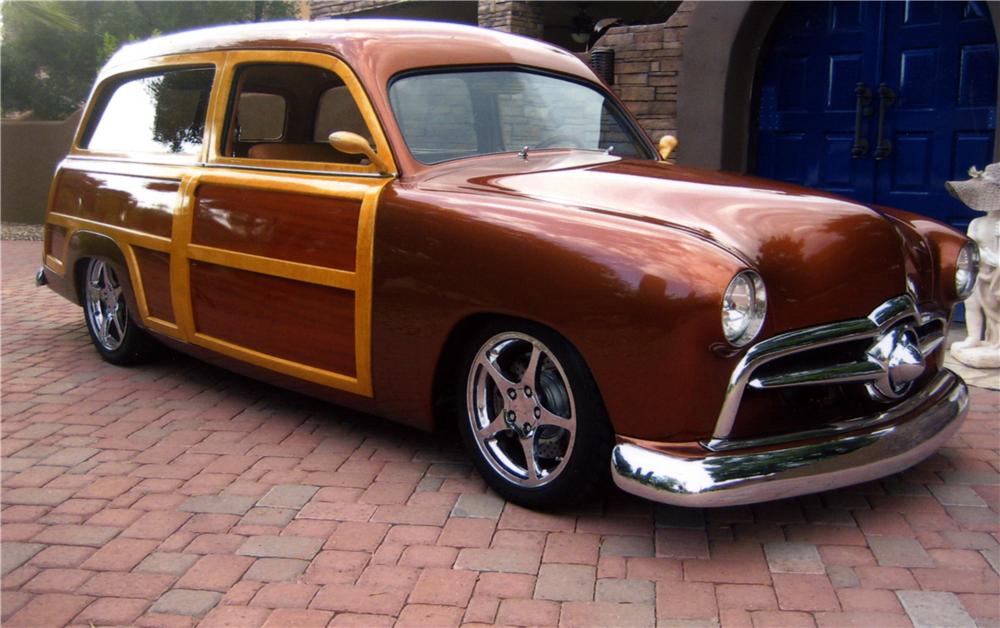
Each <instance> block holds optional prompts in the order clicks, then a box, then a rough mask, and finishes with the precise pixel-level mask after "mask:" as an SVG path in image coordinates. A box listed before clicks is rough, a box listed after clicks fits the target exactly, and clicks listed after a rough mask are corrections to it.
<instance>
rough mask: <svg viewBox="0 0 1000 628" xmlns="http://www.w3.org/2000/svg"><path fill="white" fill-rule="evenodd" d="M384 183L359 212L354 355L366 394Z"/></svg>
mask: <svg viewBox="0 0 1000 628" xmlns="http://www.w3.org/2000/svg"><path fill="white" fill-rule="evenodd" d="M382 187H383V186H373V187H372V188H370V189H369V190H368V193H367V194H366V195H365V198H364V200H363V201H362V203H361V213H360V215H359V216H358V244H357V257H356V259H355V262H354V268H355V272H356V274H357V276H358V281H357V286H358V287H357V290H356V292H355V297H354V356H355V372H356V373H357V374H358V385H359V387H361V388H363V389H364V391H365V393H364V394H366V395H368V396H371V395H372V377H371V373H372V363H371V358H372V355H371V349H372V342H371V338H372V272H373V265H374V256H375V212H376V210H377V208H378V198H379V194H381V192H382Z"/></svg>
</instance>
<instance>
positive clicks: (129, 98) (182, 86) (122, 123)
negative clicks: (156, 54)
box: [82, 68, 215, 155]
mask: <svg viewBox="0 0 1000 628" xmlns="http://www.w3.org/2000/svg"><path fill="white" fill-rule="evenodd" d="M214 74H215V71H214V70H213V69H210V68H197V69H183V70H169V71H166V72H160V73H157V74H147V75H145V76H140V77H135V78H131V79H126V80H124V81H122V82H119V83H118V84H116V85H112V86H109V87H108V88H105V94H104V95H103V96H102V98H103V106H100V107H99V108H98V109H97V110H95V116H94V118H93V119H92V121H91V123H90V128H89V129H88V132H87V133H86V134H85V136H84V139H83V142H82V147H83V148H86V149H88V150H92V151H98V152H110V153H129V152H142V153H160V154H175V155H197V154H198V152H199V151H200V150H201V145H202V142H203V141H204V136H205V111H206V109H207V108H208V98H209V95H210V93H211V91H212V77H213V76H214Z"/></svg>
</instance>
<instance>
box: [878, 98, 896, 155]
mask: <svg viewBox="0 0 1000 628" xmlns="http://www.w3.org/2000/svg"><path fill="white" fill-rule="evenodd" d="M894 102H896V92H894V91H892V88H891V87H889V86H888V85H886V84H885V83H882V84H881V85H879V86H878V141H877V143H876V144H875V152H874V153H873V154H872V156H873V157H875V159H876V160H881V159H885V158H886V157H888V156H889V155H890V154H892V142H891V141H889V140H887V139H886V138H885V110H886V109H887V108H888V107H889V106H890V105H892V104H893V103H894Z"/></svg>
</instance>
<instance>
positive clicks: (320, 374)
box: [193, 333, 371, 395]
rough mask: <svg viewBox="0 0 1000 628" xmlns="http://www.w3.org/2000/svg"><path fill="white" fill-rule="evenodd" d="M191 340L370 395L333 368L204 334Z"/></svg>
mask: <svg viewBox="0 0 1000 628" xmlns="http://www.w3.org/2000/svg"><path fill="white" fill-rule="evenodd" d="M193 341H194V343H195V344H197V345H200V346H202V347H205V348H206V349H211V350H212V351H216V352H218V353H221V354H223V355H226V356H229V357H231V358H236V359H238V360H242V361H244V362H248V363H250V364H253V365H255V366H259V367H262V368H266V369H269V370H272V371H277V372H279V373H283V374H285V375H291V376H292V377H297V378H299V379H304V380H306V381H309V382H313V383H315V384H322V385H323V386H329V387H331V388H336V389H338V390H346V391H348V392H353V393H357V394H359V395H370V394H371V393H370V392H366V389H365V388H364V387H363V386H361V385H359V383H358V379H357V378H355V377H350V376H349V375H343V374H341V373H334V372H333V371H327V370H324V369H320V368H316V367H314V366H309V365H307V364H302V363H299V362H293V361H292V360H286V359H284V358H279V357H276V356H273V355H269V354H266V353H260V352H259V351H254V350H253V349H248V348H247V347H243V346H241V345H236V344H233V343H231V342H226V341H225V340H221V339H219V338H215V337H214V336H209V335H207V334H202V333H197V334H195V335H194V338H193Z"/></svg>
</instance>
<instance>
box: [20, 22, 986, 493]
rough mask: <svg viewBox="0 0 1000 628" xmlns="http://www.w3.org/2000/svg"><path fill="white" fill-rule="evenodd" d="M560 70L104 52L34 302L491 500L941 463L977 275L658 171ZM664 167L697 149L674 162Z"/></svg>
mask: <svg viewBox="0 0 1000 628" xmlns="http://www.w3.org/2000/svg"><path fill="white" fill-rule="evenodd" d="M671 139H672V138H667V139H666V140H665V141H663V142H661V145H660V146H657V145H655V144H653V143H652V142H651V141H650V139H649V138H648V137H647V136H646V135H645V134H644V133H643V132H642V131H641V130H640V128H639V126H638V125H637V124H636V122H635V120H634V119H633V118H632V117H631V116H630V115H629V113H628V112H626V111H625V109H624V108H623V107H622V105H621V103H620V102H619V101H618V99H617V98H616V97H615V96H614V94H612V93H611V92H610V91H609V90H608V89H607V88H606V87H605V86H604V85H603V84H602V83H601V82H600V81H599V80H598V79H597V78H596V77H595V75H594V74H593V73H592V72H591V71H590V69H588V68H587V67H586V66H585V65H584V64H583V63H582V62H581V61H580V60H578V59H577V58H576V57H575V56H573V55H572V54H570V53H568V52H565V51H563V50H559V49H557V48H553V47H551V46H549V45H546V44H543V43H539V42H536V41H532V40H529V39H525V38H521V37H516V36H511V35H506V34H502V33H496V32H491V31H486V30H480V29H476V28H470V27H462V26H454V25H444V24H435V23H428V22H403V21H388V20H385V21H383V20H333V21H323V22H313V23H302V22H294V23H271V24H259V25H252V26H246V25H241V26H233V27H224V28H212V29H206V30H201V31H195V32H190V33H183V34H179V35H173V36H167V37H161V38H157V39H153V40H150V41H147V42H143V43H137V44H133V45H129V46H126V47H125V48H124V49H122V50H121V51H120V52H118V53H117V54H116V55H115V56H114V57H113V58H112V59H111V61H110V62H109V63H108V64H107V66H106V67H105V68H104V69H103V71H102V72H101V74H100V76H99V77H98V79H97V83H96V86H95V88H94V91H93V94H92V96H91V98H90V102H89V104H88V106H87V109H86V113H85V115H84V117H83V120H82V122H81V125H80V129H79V132H78V133H77V136H76V138H75V141H74V143H73V147H72V150H71V152H70V154H69V156H68V157H67V158H66V160H65V161H64V162H63V163H62V164H61V166H60V167H59V169H58V171H57V174H56V176H55V181H54V183H53V185H52V192H51V198H50V203H49V209H48V214H47V218H46V226H45V244H44V247H45V251H44V267H43V268H42V269H41V270H40V272H39V275H38V282H39V283H41V284H46V283H47V284H48V285H49V286H51V287H52V288H53V289H54V290H56V291H57V292H59V293H60V294H62V295H64V296H65V297H66V298H68V299H70V300H71V301H73V302H74V303H78V304H80V305H82V307H83V310H84V318H85V320H86V323H87V327H88V329H89V332H90V335H91V338H92V339H93V342H94V345H95V347H96V348H97V351H98V352H100V354H101V355H102V356H103V357H104V358H105V359H106V360H108V361H110V362H112V363H114V364H131V363H135V362H138V361H139V360H141V359H142V358H143V357H145V356H147V355H148V354H149V352H150V349H151V346H152V345H151V343H152V339H153V338H155V339H157V340H158V341H160V342H162V343H165V344H167V345H169V346H172V347H175V348H177V349H179V350H181V351H185V352H188V353H191V354H194V355H196V356H199V357H201V358H203V359H205V360H209V361H213V362H216V363H219V364H222V365H224V366H226V367H228V368H231V369H233V370H236V371H240V372H244V373H247V374H250V375H252V376H254V377H258V378H261V379H266V380H268V381H271V382H275V383H278V384H280V385H282V386H286V387H289V388H293V389H295V390H299V391H302V392H305V393H308V394H312V395H318V396H322V397H324V398H326V399H329V400H331V401H333V402H335V403H337V404H341V405H343V406H347V407H350V408H354V409H356V410H360V411H363V412H367V413H372V414H377V415H381V416H385V417H389V418H391V419H393V420H396V421H400V422H403V423H407V424H410V425H413V426H416V427H420V428H424V429H432V428H435V427H437V426H440V425H441V424H442V423H445V422H451V421H456V420H457V424H458V427H459V430H460V432H461V434H462V438H463V440H464V442H465V444H466V446H467V448H468V451H469V455H470V456H471V457H472V459H473V460H474V461H475V464H476V465H477V467H478V469H479V470H480V472H481V473H482V474H483V476H484V477H485V478H486V479H487V481H488V482H489V484H490V485H491V486H492V487H493V488H495V489H496V490H497V491H498V492H499V493H501V494H502V495H503V496H505V497H507V498H508V499H511V500H513V501H516V502H519V503H521V504H526V505H528V506H532V507H554V506H558V505H561V504H566V503H568V502H573V501H578V500H581V499H586V498H587V497H588V496H592V495H594V492H595V489H599V488H601V487H602V485H603V484H605V483H606V481H607V479H608V478H613V480H614V482H615V483H616V484H617V485H618V486H619V487H621V488H622V489H624V490H626V491H628V492H631V493H635V494H637V495H641V496H643V497H647V498H649V499H652V500H656V501H660V502H666V503H671V504H680V505H692V506H720V505H730V504H740V503H747V502H756V501H762V500H769V499H775V498H780V497H788V496H793V495H799V494H803V493H808V492H814V491H820V490H825V489H829V488H833V487H838V486H843V485H847V484H851V483H856V482H861V481H865V480H869V479H873V478H877V477H880V476H883V475H886V474H889V473H893V472H896V471H899V470H902V469H905V468H906V467H908V466H910V465H913V464H914V463H916V462H917V461H919V460H921V459H923V458H925V457H926V456H928V455H930V454H931V453H933V452H934V451H935V450H936V449H937V448H938V447H939V446H941V445H942V444H943V443H945V442H946V441H947V440H948V438H949V437H950V436H951V435H952V434H954V433H955V431H956V430H957V429H958V426H959V424H960V422H961V419H962V417H963V416H964V414H965V411H966V408H967V405H968V396H967V390H966V387H965V385H964V383H963V382H962V381H961V379H959V378H958V377H957V376H956V375H954V374H953V373H951V372H950V371H948V370H947V369H945V368H943V366H942V364H941V362H942V351H943V342H944V339H945V337H946V334H947V329H948V324H949V318H950V314H951V310H952V307H953V306H954V305H955V304H956V303H957V302H958V301H959V300H960V299H962V298H963V297H965V296H966V295H967V294H968V293H969V291H970V290H971V287H972V284H973V282H974V281H975V278H976V265H977V253H976V249H975V247H974V245H972V244H970V242H969V241H968V240H967V239H966V238H965V237H963V236H962V235H960V234H958V233H956V232H954V231H952V230H950V229H948V228H947V227H944V226H942V225H940V224H938V223H935V222H933V221H931V220H929V219H926V218H923V217H921V216H917V215H914V214H909V213H906V212H904V211H899V210H895V209H889V208H884V207H868V206H864V205H859V204H857V203H855V202H852V201H848V200H844V199H841V198H837V197H834V196H831V195H828V194H824V193H820V192H817V191H814V190H809V189H804V188H798V187H792V186H788V185H780V184H777V183H773V182H769V181H764V180H760V179H752V178H747V177H740V176H734V175H728V174H720V173H715V172H703V171H698V170H692V169H686V168H681V167H678V166H675V165H671V164H669V163H667V162H666V159H665V158H666V156H667V154H668V153H669V151H670V149H671V148H672V145H671V142H670V140H671ZM689 141H692V142H695V141H697V138H692V139H691V140H689Z"/></svg>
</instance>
